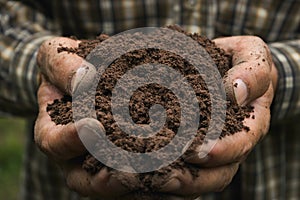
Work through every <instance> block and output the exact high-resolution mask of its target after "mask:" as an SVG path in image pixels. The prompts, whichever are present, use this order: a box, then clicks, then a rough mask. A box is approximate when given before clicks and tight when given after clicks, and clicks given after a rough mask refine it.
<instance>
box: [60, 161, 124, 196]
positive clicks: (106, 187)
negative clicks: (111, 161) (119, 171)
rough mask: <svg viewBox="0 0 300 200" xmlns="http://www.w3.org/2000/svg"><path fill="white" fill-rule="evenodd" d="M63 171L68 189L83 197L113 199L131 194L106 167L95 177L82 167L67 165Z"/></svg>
mask: <svg viewBox="0 0 300 200" xmlns="http://www.w3.org/2000/svg"><path fill="white" fill-rule="evenodd" d="M63 171H64V174H65V178H66V182H67V185H68V187H69V188H70V189H72V190H74V191H76V192H78V193H80V194H81V195H83V196H97V197H104V198H112V197H117V196H121V195H123V194H126V193H128V192H129V190H128V188H126V187H125V186H124V185H123V184H122V183H121V182H120V181H118V180H117V179H116V178H115V177H114V176H113V174H112V173H111V172H109V171H108V170H107V168H106V167H103V168H102V169H101V170H100V171H99V172H98V173H97V174H95V175H91V174H89V173H88V172H86V171H85V170H83V169H82V168H81V166H80V165H72V164H69V165H66V166H65V167H64V168H63Z"/></svg>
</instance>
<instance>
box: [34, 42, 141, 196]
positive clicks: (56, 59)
mask: <svg viewBox="0 0 300 200" xmlns="http://www.w3.org/2000/svg"><path fill="white" fill-rule="evenodd" d="M78 43H79V42H78V41H76V40H72V39H69V38H63V37H57V38H53V39H50V40H48V41H46V42H44V43H43V44H42V45H41V47H40V49H39V52H38V57H37V62H38V65H39V67H40V69H41V72H42V82H41V85H40V87H39V90H38V104H39V115H38V118H37V120H36V124H35V142H36V144H37V145H38V146H39V147H40V149H41V150H42V151H43V152H44V153H46V155H48V156H49V157H50V159H52V160H54V161H55V162H57V163H58V164H59V166H60V167H61V168H62V170H63V172H64V175H65V179H66V183H67V185H68V186H69V187H70V188H71V189H73V190H75V191H76V192H78V193H80V194H81V195H83V196H97V197H104V198H108V199H110V198H115V197H118V196H122V195H124V194H126V193H128V192H129V189H128V188H127V187H125V186H124V185H123V184H122V183H121V182H120V181H119V180H118V179H116V178H115V176H116V175H117V174H116V173H121V172H116V171H114V173H112V172H111V171H109V170H108V169H107V168H106V167H103V168H102V169H101V171H100V172H99V173H97V174H96V175H91V174H89V173H88V172H86V171H85V170H84V169H83V168H82V167H81V164H82V163H81V162H79V161H76V158H77V157H79V156H82V155H84V154H85V153H86V152H87V150H86V148H85V147H84V145H83V144H82V142H81V140H80V138H79V137H78V133H79V132H80V134H85V135H86V134H88V133H89V130H90V129H94V128H95V127H100V128H101V126H102V125H101V124H100V122H99V121H97V120H95V119H92V118H86V119H82V120H80V121H78V122H77V123H76V124H75V123H69V124H67V125H56V124H55V123H54V122H53V121H52V120H51V118H50V116H49V114H48V113H47V111H46V108H47V105H48V104H49V103H53V101H54V100H55V99H60V98H61V97H62V96H63V95H64V94H69V95H71V94H72V91H73V90H75V89H76V88H77V86H78V83H79V82H80V83H81V85H84V84H82V81H84V80H87V79H89V78H93V76H94V75H95V68H94V67H93V66H92V65H90V64H88V63H86V62H85V61H84V59H83V58H81V57H79V56H77V55H75V54H73V53H67V52H60V53H58V52H57V48H58V47H60V46H64V47H77V46H78ZM75 125H76V127H75ZM76 128H77V129H76ZM78 130H80V131H78ZM122 177H123V179H127V180H128V181H130V182H132V183H134V182H135V181H136V177H135V175H134V174H127V173H123V174H122Z"/></svg>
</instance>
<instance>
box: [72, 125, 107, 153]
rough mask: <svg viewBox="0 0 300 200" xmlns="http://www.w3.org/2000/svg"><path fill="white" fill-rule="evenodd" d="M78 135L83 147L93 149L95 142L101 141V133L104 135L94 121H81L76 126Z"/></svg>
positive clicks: (102, 129)
mask: <svg viewBox="0 0 300 200" xmlns="http://www.w3.org/2000/svg"><path fill="white" fill-rule="evenodd" d="M75 125H76V128H77V131H78V135H79V137H80V139H81V141H82V142H83V143H84V145H85V146H86V147H87V148H88V150H90V149H89V148H93V147H94V145H95V144H96V142H97V141H99V140H100V139H101V137H100V136H101V134H99V133H101V132H104V133H105V129H104V127H103V126H102V125H101V124H100V123H99V122H97V121H96V120H95V119H82V120H79V121H78V122H77V123H76V124H75Z"/></svg>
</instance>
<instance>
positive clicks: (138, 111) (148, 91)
mask: <svg viewBox="0 0 300 200" xmlns="http://www.w3.org/2000/svg"><path fill="white" fill-rule="evenodd" d="M168 28H170V29H173V30H176V31H179V32H182V33H184V34H186V35H187V36H189V37H191V38H192V39H193V40H195V41H197V42H198V43H199V44H200V45H202V46H203V47H204V48H205V49H206V51H207V52H208V54H209V55H210V56H211V57H212V59H213V61H214V62H215V64H216V66H217V68H218V70H219V72H220V74H221V76H222V77H223V76H224V75H225V74H226V72H227V71H228V70H229V69H230V68H231V67H232V66H231V57H230V56H229V55H227V54H226V53H225V52H224V51H223V50H222V49H220V48H218V47H217V46H216V45H215V43H214V42H212V41H211V40H209V39H208V38H206V37H204V36H201V35H199V34H191V33H186V32H184V31H183V30H182V29H181V28H180V27H178V26H169V27H168ZM153 37H155V35H153ZM108 38H109V36H108V35H105V34H101V35H100V36H98V37H96V39H94V40H82V42H81V43H80V44H79V47H78V48H68V47H63V46H61V47H60V48H58V52H62V51H67V52H69V53H74V54H77V55H79V56H81V57H83V58H86V56H87V55H88V54H89V53H90V52H91V51H92V50H93V49H94V48H95V47H96V46H97V45H99V44H100V43H101V42H102V41H104V40H106V39H108ZM146 63H160V64H164V65H167V66H169V67H172V68H174V69H176V70H178V71H180V73H181V74H183V75H184V76H185V77H186V78H187V80H188V81H189V83H190V84H191V86H192V88H193V89H194V92H195V94H196V96H197V100H198V102H199V107H200V110H201V112H200V113H199V115H200V119H201V120H200V125H199V127H198V131H197V135H196V137H195V139H194V141H193V143H192V145H191V146H190V147H189V148H188V150H187V151H186V154H188V153H191V152H193V151H194V150H195V148H196V147H197V146H199V145H201V144H202V143H203V138H204V137H205V136H206V133H207V129H208V125H209V122H210V114H211V101H210V94H209V92H208V89H207V86H206V84H205V82H204V81H203V79H202V78H201V76H200V75H199V74H198V73H197V71H196V70H195V68H194V67H193V66H192V65H191V64H190V63H189V62H187V61H186V60H184V59H183V58H182V57H180V56H179V55H177V54H175V53H171V52H168V51H165V50H161V49H154V48H149V49H141V50H135V51H131V52H128V53H126V54H124V55H122V56H121V57H119V58H118V59H116V60H115V61H114V62H113V63H112V64H111V65H110V66H109V67H108V68H107V69H106V71H105V72H104V73H103V75H102V77H101V79H100V81H99V84H98V87H97V93H96V97H95V98H96V100H95V102H96V105H95V107H96V115H97V119H98V120H99V121H100V122H101V123H102V124H103V126H104V128H105V130H106V135H107V137H108V138H109V139H110V140H111V141H112V142H113V143H114V144H115V145H116V146H118V147H121V148H123V149H124V150H126V151H131V152H140V153H144V152H151V151H153V150H158V149H160V148H162V147H164V146H165V145H167V144H168V143H169V142H170V140H171V139H172V138H173V137H174V136H175V134H176V131H177V130H178V127H179V124H180V103H179V101H178V99H177V97H176V96H175V94H174V93H173V92H172V91H170V90H169V89H168V88H164V87H162V86H160V85H158V84H148V85H145V86H142V87H140V88H139V89H137V90H136V91H135V92H134V94H133V95H132V97H131V100H130V104H129V110H130V115H131V117H132V120H133V121H134V122H135V123H137V124H149V122H150V118H149V109H150V107H151V106H152V105H154V104H160V105H162V106H163V107H164V108H165V110H166V115H167V119H166V123H165V125H164V128H163V129H162V130H161V131H160V132H158V133H156V134H155V136H152V137H148V138H140V137H137V136H134V135H130V133H125V132H123V131H122V130H121V129H120V128H119V127H118V126H117V124H116V122H115V120H114V118H113V115H112V111H111V104H110V102H111V95H112V90H113V88H114V86H115V84H116V82H117V80H118V79H119V78H120V77H121V76H122V75H124V74H125V73H126V71H128V70H130V69H132V68H134V67H135V66H138V65H142V64H146ZM71 100H72V98H71V97H70V96H64V97H63V98H62V99H56V100H55V101H54V102H53V103H52V104H49V105H48V107H47V112H48V113H49V115H50V116H51V119H52V120H53V121H54V122H55V123H56V124H63V125H64V124H68V123H72V122H73V118H72V103H71ZM83 103H84V102H83ZM252 110H253V108H252V107H240V106H238V105H237V104H236V103H235V102H232V101H230V100H229V99H228V101H227V110H226V119H225V124H224V127H223V131H222V133H221V135H220V137H219V138H220V139H222V138H223V137H225V136H226V137H228V136H229V137H230V135H232V134H235V133H237V132H239V131H242V130H244V131H249V128H248V127H247V126H245V125H244V124H243V121H244V119H245V118H249V117H250V113H251V112H252ZM83 112H84V111H83ZM252 118H254V116H253V117H252ZM220 125H222V124H220ZM174 148H175V147H174ZM102 150H103V149H102ZM99 151H101V150H100V149H99ZM104 151H105V149H104ZM163 156H167V155H162V158H163ZM112 162H113V161H112ZM82 167H83V168H84V169H85V170H86V171H88V172H89V173H91V174H96V173H97V172H98V171H99V170H100V169H102V168H103V167H106V166H105V165H104V164H102V163H101V162H99V161H98V160H97V159H95V158H94V157H93V156H92V155H90V154H87V155H85V157H84V158H83V162H82ZM172 169H186V170H189V171H190V172H191V173H192V174H193V176H197V172H198V170H199V168H197V167H195V166H193V165H191V164H187V163H185V162H184V161H183V158H182V157H180V158H179V159H178V160H176V161H174V162H173V163H172V164H170V165H169V166H167V167H163V168H161V169H159V170H156V171H153V172H148V173H141V174H139V179H140V181H141V183H142V184H141V185H139V188H138V189H139V191H141V192H142V193H143V192H155V191H157V189H158V188H159V187H160V186H161V185H162V184H163V183H164V181H165V178H164V177H168V175H169V173H171V170H172ZM109 170H112V171H114V169H109ZM116 176H118V175H116ZM157 177H159V178H157ZM120 179H121V181H122V182H123V183H124V185H126V186H127V187H129V188H130V187H132V186H131V185H130V183H129V182H127V181H126V180H122V178H120ZM134 187H136V186H134ZM135 189H137V188H135Z"/></svg>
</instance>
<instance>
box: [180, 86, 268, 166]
mask: <svg viewBox="0 0 300 200" xmlns="http://www.w3.org/2000/svg"><path fill="white" fill-rule="evenodd" d="M272 98H273V87H272V86H271V85H270V87H269V89H268V91H267V92H266V93H265V94H264V95H263V96H262V97H260V98H258V99H256V100H255V101H254V102H252V105H253V106H254V111H253V112H252V113H251V116H250V118H246V119H245V120H244V124H245V126H248V127H249V128H250V130H249V131H245V130H244V131H241V132H238V133H235V134H233V135H230V136H226V137H224V138H222V139H221V140H219V139H218V140H217V141H216V143H215V144H214V145H211V144H209V143H207V144H203V145H207V146H208V147H207V148H205V147H202V146H199V147H198V149H196V152H195V153H191V154H189V155H186V156H185V161H186V162H189V163H193V164H198V165H201V166H205V167H211V166H220V165H224V164H229V163H233V162H241V161H243V160H244V159H246V157H247V155H248V154H249V153H250V152H251V150H252V149H253V148H254V146H255V145H256V144H257V143H258V142H259V141H260V140H262V138H263V137H264V136H265V135H266V133H267V132H268V129H269V125H270V105H271V101H272ZM212 142H214V141H212Z"/></svg>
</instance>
